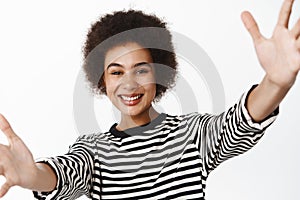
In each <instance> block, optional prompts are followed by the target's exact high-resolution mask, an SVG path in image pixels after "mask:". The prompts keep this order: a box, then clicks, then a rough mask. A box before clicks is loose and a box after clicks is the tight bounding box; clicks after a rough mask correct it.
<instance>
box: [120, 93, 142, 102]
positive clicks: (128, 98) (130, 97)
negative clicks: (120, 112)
mask: <svg viewBox="0 0 300 200" xmlns="http://www.w3.org/2000/svg"><path fill="white" fill-rule="evenodd" d="M142 96H143V94H137V95H131V96H126V95H119V97H121V99H122V100H124V101H135V100H138V99H140V98H141V97H142Z"/></svg>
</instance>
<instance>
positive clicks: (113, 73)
mask: <svg viewBox="0 0 300 200" xmlns="http://www.w3.org/2000/svg"><path fill="white" fill-rule="evenodd" d="M110 74H111V75H121V74H122V72H120V71H114V72H111V73H110Z"/></svg>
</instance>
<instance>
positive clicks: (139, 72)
mask: <svg viewBox="0 0 300 200" xmlns="http://www.w3.org/2000/svg"><path fill="white" fill-rule="evenodd" d="M148 72H149V70H147V69H139V70H137V71H136V73H137V74H145V73H148Z"/></svg>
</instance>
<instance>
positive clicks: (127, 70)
mask: <svg viewBox="0 0 300 200" xmlns="http://www.w3.org/2000/svg"><path fill="white" fill-rule="evenodd" d="M152 62H153V61H152V57H151V54H150V52H149V51H148V50H147V49H144V48H143V47H141V46H140V45H138V44H137V43H126V44H124V45H121V46H117V47H114V48H112V49H110V50H109V51H108V52H107V53H106V56H105V61H104V82H105V87H106V93H107V96H108V98H109V99H110V101H111V102H112V103H113V104H114V105H115V107H116V108H117V109H118V110H119V111H120V112H121V122H120V123H119V124H118V126H117V129H119V130H125V129H128V128H132V127H135V126H140V125H143V124H146V123H148V122H150V121H151V120H152V119H154V118H156V117H157V116H158V113H157V112H156V111H155V110H154V109H153V107H152V102H153V100H154V98H155V94H156V84H155V71H154V68H153V66H152V64H151V63H152ZM137 95H139V96H141V97H140V98H138V99H137V100H134V101H126V100H125V101H124V99H123V98H122V97H123V96H126V97H134V96H137Z"/></svg>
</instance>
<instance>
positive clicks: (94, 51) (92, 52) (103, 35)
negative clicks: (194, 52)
mask: <svg viewBox="0 0 300 200" xmlns="http://www.w3.org/2000/svg"><path fill="white" fill-rule="evenodd" d="M128 42H134V43H137V44H139V45H140V46H142V47H144V48H147V49H148V50H149V52H150V54H151V56H152V60H153V64H154V67H155V72H156V73H155V78H156V95H155V99H154V100H159V99H160V98H161V96H162V95H163V94H164V93H165V92H166V91H167V90H168V89H170V88H172V87H173V86H174V85H175V79H176V75H177V61H176V55H175V53H174V47H173V43H172V36H171V33H170V32H169V30H168V29H167V28H166V23H165V22H163V21H162V20H161V19H159V18H158V17H156V16H155V15H148V14H145V13H143V12H142V11H136V10H128V11H117V12H114V13H112V14H106V15H105V16H103V17H100V19H99V20H98V21H96V22H95V23H94V24H92V26H91V28H90V29H89V32H88V34H87V39H86V41H85V45H84V48H83V54H84V66H83V68H84V72H85V74H86V79H87V80H88V82H89V85H90V88H91V89H92V91H93V93H94V94H96V95H99V94H106V88H105V84H104V73H103V72H104V71H103V70H104V58H105V54H106V52H107V51H108V50H109V49H111V48H113V47H115V46H118V45H122V44H125V43H128Z"/></svg>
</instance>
